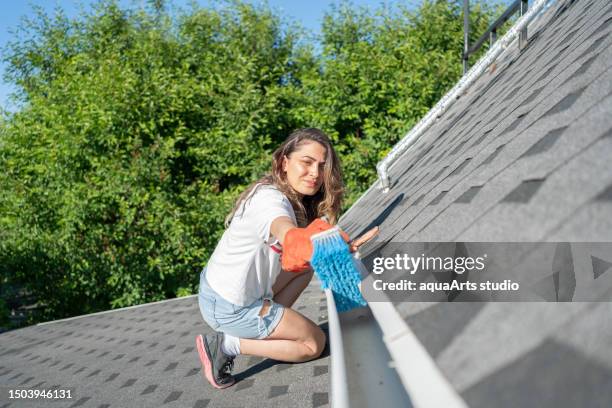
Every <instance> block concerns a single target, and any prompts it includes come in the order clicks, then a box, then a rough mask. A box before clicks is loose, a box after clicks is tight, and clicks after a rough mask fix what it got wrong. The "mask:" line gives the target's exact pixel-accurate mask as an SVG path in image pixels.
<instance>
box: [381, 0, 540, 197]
mask: <svg viewBox="0 0 612 408" xmlns="http://www.w3.org/2000/svg"><path fill="white" fill-rule="evenodd" d="M548 1H549V0H536V1H535V3H534V4H533V5H532V6H531V8H530V9H529V11H528V12H527V13H526V14H525V15H524V16H522V17H521V18H519V20H518V21H517V22H516V24H515V25H514V26H513V27H512V28H511V29H510V30H508V32H507V33H506V34H505V35H504V36H503V37H502V38H501V39H500V40H498V41H497V42H495V44H494V45H493V47H491V48H490V49H489V51H487V53H486V54H485V55H484V56H483V57H482V58H481V59H480V60H479V61H478V62H477V63H476V64H475V65H474V66H473V67H472V68H471V69H470V70H469V71H468V72H467V73H466V74H465V75H464V76H463V77H462V78H461V79H460V80H459V82H457V84H456V85H455V86H454V87H453V88H452V89H451V90H450V91H449V92H448V93H447V94H446V95H444V96H443V97H442V99H440V101H439V102H438V103H437V104H436V106H434V107H433V108H432V109H431V110H430V111H429V112H428V113H427V115H425V117H424V118H423V119H421V120H420V121H419V123H417V124H416V125H415V126H414V127H413V128H412V129H411V130H410V132H408V134H407V135H406V136H404V137H403V138H402V140H400V141H399V142H398V143H397V144H396V145H395V146H394V147H393V149H391V151H390V152H389V154H387V156H386V157H385V158H384V159H383V160H381V161H380V162H379V163H378V164H377V165H376V170H377V171H378V178H379V180H380V181H381V188H382V190H383V192H384V193H387V192H388V191H389V189H390V181H389V169H390V168H391V166H392V165H393V164H394V163H395V161H396V160H397V158H398V157H399V156H401V155H402V154H404V153H405V152H406V151H407V150H408V149H409V148H410V147H411V146H412V145H413V144H414V142H415V141H416V140H418V139H419V138H420V137H421V136H422V135H423V133H424V132H425V131H426V130H427V129H429V127H430V126H431V125H432V124H433V123H434V122H435V121H436V119H437V118H439V117H440V116H441V115H442V114H443V113H444V112H445V111H446V110H448V108H449V107H450V106H452V105H453V104H454V103H455V101H456V100H457V99H459V97H460V96H461V95H462V94H463V92H465V90H466V89H467V88H468V87H469V86H470V85H472V84H473V83H474V82H475V81H476V79H478V77H480V75H481V74H482V73H483V72H485V71H486V69H487V68H488V67H489V65H490V64H491V63H492V62H493V61H494V60H495V59H496V58H497V57H498V56H499V55H500V54H501V53H502V52H503V51H504V50H505V49H506V48H507V47H508V46H510V44H511V43H512V42H513V41H514V40H515V39H516V38H517V37H518V36H519V34H520V32H521V31H522V30H523V29H524V28H526V27H527V25H528V24H529V23H530V22H531V20H532V19H533V18H534V17H535V16H536V15H537V14H538V13H539V12H540V11H541V10H542V9H543V8H544V6H545V5H546V4H547V2H548Z"/></svg>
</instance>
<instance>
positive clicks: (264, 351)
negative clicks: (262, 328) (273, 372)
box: [240, 303, 325, 363]
mask: <svg viewBox="0 0 612 408" xmlns="http://www.w3.org/2000/svg"><path fill="white" fill-rule="evenodd" d="M266 306H268V307H269V304H267V303H266V304H265V305H264V306H263V307H262V314H265V312H266V311H267V309H265V308H266ZM324 348H325V333H323V331H322V330H321V329H320V328H319V326H317V325H316V324H315V323H314V322H312V321H311V320H309V319H307V318H306V317H304V316H302V315H301V314H300V313H298V312H296V311H295V310H292V309H290V308H286V309H285V311H284V313H283V317H282V318H281V321H280V322H279V323H278V326H276V328H275V329H274V331H273V332H272V334H270V335H269V336H268V337H266V338H265V339H262V340H255V339H240V354H248V355H252V356H261V357H268V358H272V359H274V360H279V361H287V362H292V363H300V362H303V361H308V360H312V359H315V358H317V357H319V356H320V355H321V353H322V352H323V349H324Z"/></svg>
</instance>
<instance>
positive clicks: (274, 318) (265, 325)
mask: <svg viewBox="0 0 612 408" xmlns="http://www.w3.org/2000/svg"><path fill="white" fill-rule="evenodd" d="M264 300H269V301H270V307H269V308H268V311H267V313H266V314H265V315H264V316H260V315H259V312H260V311H261V308H262V306H263V304H264ZM198 303H199V305H200V313H202V317H203V318H204V321H205V322H206V324H208V325H209V326H210V327H211V328H212V329H213V330H215V331H220V332H223V333H227V334H229V335H230V336H234V337H238V338H242V339H264V338H266V337H268V336H269V335H270V334H271V333H272V332H273V331H274V329H275V328H276V326H277V325H278V323H280V321H281V318H282V317H283V312H284V311H285V307H284V306H283V305H281V304H280V303H276V302H274V301H273V300H272V299H269V298H261V299H258V300H256V301H255V302H253V303H252V304H250V305H248V306H238V305H235V304H233V303H231V302H228V301H227V300H225V299H223V298H222V297H221V295H219V294H218V293H217V292H215V291H214V290H213V289H212V288H211V287H210V286H209V285H208V282H207V281H206V268H204V270H203V271H202V273H201V274H200V290H199V295H198Z"/></svg>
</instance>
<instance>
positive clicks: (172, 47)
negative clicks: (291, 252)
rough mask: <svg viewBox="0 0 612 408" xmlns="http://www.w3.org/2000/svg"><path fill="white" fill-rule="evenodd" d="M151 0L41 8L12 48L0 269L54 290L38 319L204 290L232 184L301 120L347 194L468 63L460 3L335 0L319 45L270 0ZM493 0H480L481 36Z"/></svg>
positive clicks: (0, 162) (476, 16) (256, 168)
mask: <svg viewBox="0 0 612 408" xmlns="http://www.w3.org/2000/svg"><path fill="white" fill-rule="evenodd" d="M149 4H150V5H151V10H149V11H148V10H146V9H140V10H124V9H121V8H120V7H119V6H118V5H117V4H116V3H115V2H114V1H101V2H100V3H98V4H97V5H96V7H95V8H94V9H93V10H92V11H91V12H90V13H89V14H85V15H83V16H80V17H79V18H76V19H69V18H66V17H65V16H64V15H63V14H62V13H61V11H59V12H58V13H57V14H56V15H55V16H53V17H50V16H47V15H45V14H44V13H42V12H40V11H39V12H38V13H37V15H36V17H35V18H33V19H31V20H30V21H27V22H25V23H24V25H23V26H22V28H21V33H20V35H19V36H18V37H17V39H16V40H15V41H14V42H13V43H11V44H10V46H9V47H8V48H7V50H6V53H5V55H6V60H7V61H8V62H9V64H10V67H9V69H8V71H7V73H6V77H7V78H8V79H9V80H10V81H12V82H14V83H15V84H17V85H18V86H19V88H20V92H19V94H18V97H19V98H20V100H21V102H22V107H21V109H20V110H19V111H18V112H16V113H13V114H8V113H3V114H2V116H1V117H0V167H1V168H2V169H3V172H2V173H1V174H0V278H2V282H3V284H7V285H17V286H22V287H24V288H25V289H26V290H27V291H29V292H28V293H33V294H34V295H35V296H36V298H37V299H38V300H39V301H40V302H42V303H43V304H44V305H45V307H44V308H42V312H41V314H40V315H39V316H37V317H36V319H35V320H48V319H55V318H60V317H65V316H71V315H75V314H83V313H89V312H94V311H98V310H104V309H108V308H115V307H122V306H128V305H133V304H139V303H143V302H150V301H155V300H160V299H165V298H168V297H175V296H184V295H187V294H190V293H195V290H196V285H197V276H198V271H199V270H200V269H201V267H202V266H203V265H204V264H205V262H206V260H207V259H208V257H209V256H210V254H211V252H212V250H213V249H214V246H215V244H216V242H217V240H218V239H219V237H220V236H221V234H222V232H223V220H224V217H225V215H226V214H227V212H228V211H229V209H230V208H231V206H232V204H233V201H234V200H235V198H236V197H237V194H239V193H240V191H241V190H242V189H243V188H244V187H245V186H246V185H247V184H248V183H249V182H251V181H252V180H254V179H256V178H258V177H259V176H261V175H262V174H263V172H265V171H266V170H267V168H268V166H269V161H270V153H271V151H272V150H273V149H274V148H275V146H276V145H277V144H278V143H279V142H280V141H282V140H283V139H284V138H285V137H286V136H287V135H288V134H289V133H290V132H291V131H292V130H293V129H295V128H298V127H304V126H316V127H320V128H322V129H323V130H325V131H326V132H328V134H330V136H331V137H332V138H333V140H334V142H335V145H336V147H337V149H338V152H339V153H340V156H341V158H342V161H343V168H344V173H345V181H346V185H347V190H348V193H349V194H348V198H349V199H348V201H347V204H346V206H348V205H349V204H350V203H351V202H352V201H354V200H355V199H356V198H357V197H358V196H359V195H360V194H361V193H362V192H363V191H364V190H365V189H366V188H367V187H368V186H369V185H370V184H371V183H372V182H373V181H374V179H375V167H374V166H375V164H376V163H377V162H378V161H379V160H380V159H381V158H382V157H383V156H384V154H385V153H386V152H387V151H388V150H389V149H390V148H391V147H392V145H393V144H394V143H395V142H397V141H398V140H399V138H401V137H402V136H403V135H404V134H405V133H406V132H407V131H408V130H409V129H410V128H411V127H412V126H413V125H414V124H415V123H416V122H417V121H418V120H419V118H420V117H421V116H423V115H424V114H425V113H426V112H427V110H428V109H429V108H430V107H431V106H432V105H433V104H434V103H435V102H436V101H437V100H438V99H439V98H440V97H441V96H442V95H443V94H444V93H445V92H446V91H447V90H448V89H449V88H450V87H451V86H452V85H453V84H454V83H455V82H456V81H457V79H458V78H459V77H460V70H461V50H462V46H463V45H462V17H461V7H460V3H459V2H442V1H434V2H432V1H425V2H424V3H423V4H422V6H421V7H420V8H418V9H417V10H407V9H402V10H400V12H398V13H389V12H385V11H383V10H381V11H379V12H377V13H376V14H370V13H369V12H368V11H367V10H365V9H362V10H356V9H354V8H351V7H349V5H348V4H341V5H340V6H338V7H336V8H334V9H332V10H331V11H330V12H329V13H328V14H327V16H326V17H325V21H324V24H323V38H322V42H321V52H320V53H316V52H315V51H314V50H315V47H314V46H313V44H312V43H310V42H309V41H307V40H305V39H304V37H303V35H302V34H301V31H300V30H299V28H295V27H290V26H288V25H287V24H285V23H283V21H282V20H281V18H280V17H279V16H277V15H275V14H274V13H272V12H271V11H270V10H269V9H268V8H265V7H254V6H251V5H247V4H243V3H240V2H232V3H229V4H228V5H227V7H226V8H224V9H221V10H208V9H201V8H197V7H195V8H193V9H192V10H190V11H189V12H183V13H180V14H179V15H178V17H176V18H174V19H173V18H170V17H169V16H170V14H169V13H168V12H167V11H166V9H167V6H166V5H165V2H163V1H152V2H149ZM494 12H496V11H495V10H494V9H492V8H489V7H484V6H483V7H480V6H476V7H472V14H473V23H472V28H473V31H476V32H475V33H474V36H476V35H477V34H478V31H481V30H483V29H484V27H485V26H486V25H487V21H488V20H487V19H488V18H490V17H491V16H492V15H493V14H494ZM474 40H475V38H474V39H473V40H472V41H474ZM2 306H3V305H0V309H2ZM4 309H6V306H4ZM0 311H1V310H0ZM2 313H5V312H2Z"/></svg>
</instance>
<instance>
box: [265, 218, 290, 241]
mask: <svg viewBox="0 0 612 408" xmlns="http://www.w3.org/2000/svg"><path fill="white" fill-rule="evenodd" d="M295 227H296V225H295V223H294V222H293V220H292V219H291V218H289V217H278V218H276V219H275V220H274V221H272V225H270V233H271V234H272V235H274V237H275V238H276V239H278V240H279V241H280V243H281V245H282V244H284V243H285V234H287V231H289V230H290V229H292V228H295Z"/></svg>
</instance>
